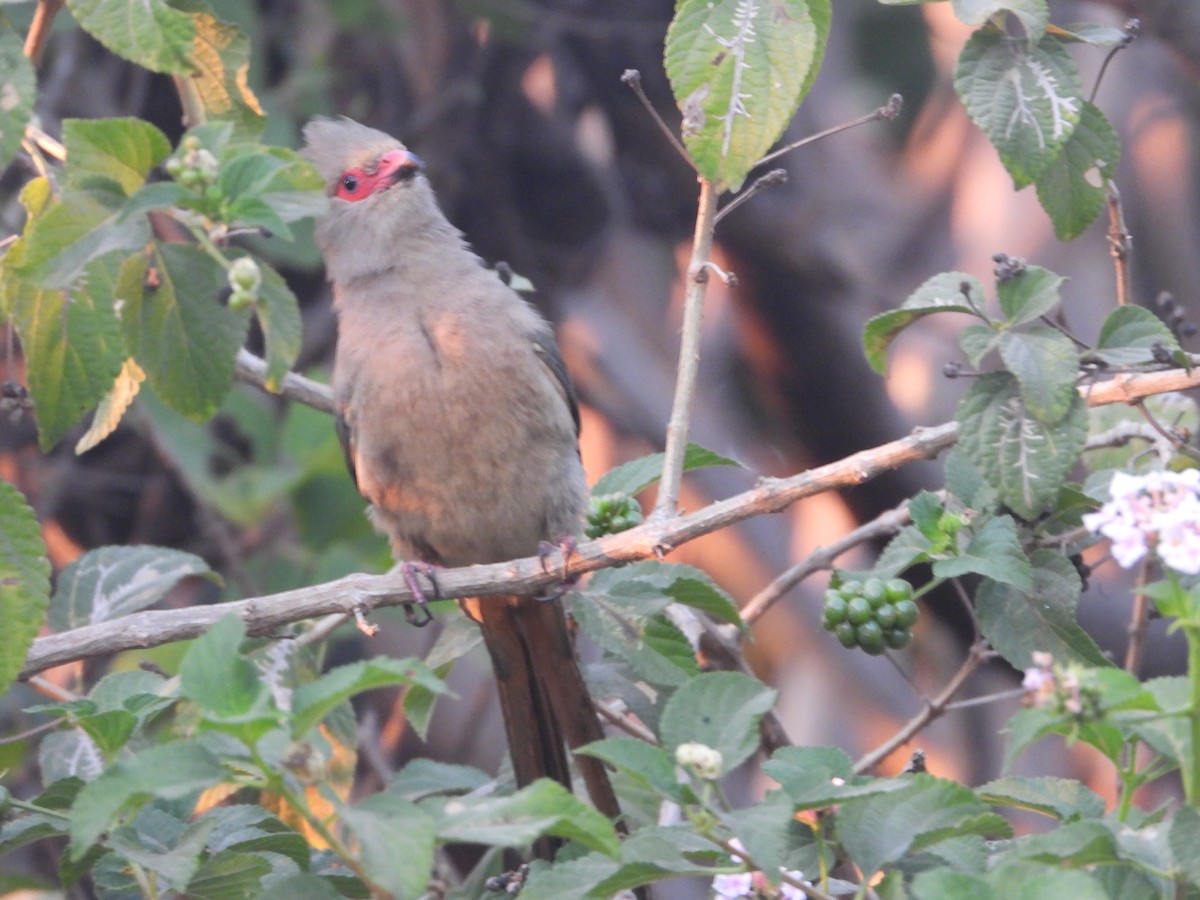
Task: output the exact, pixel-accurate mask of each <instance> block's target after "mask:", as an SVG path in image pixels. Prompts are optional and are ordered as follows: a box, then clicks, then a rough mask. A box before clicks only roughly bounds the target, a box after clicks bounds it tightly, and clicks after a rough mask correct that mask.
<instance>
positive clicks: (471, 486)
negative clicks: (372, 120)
mask: <svg viewBox="0 0 1200 900" xmlns="http://www.w3.org/2000/svg"><path fill="white" fill-rule="evenodd" d="M304 139H305V147H304V149H303V151H302V152H303V154H304V156H305V157H306V158H307V159H308V160H309V161H310V162H311V163H312V164H313V165H314V166H315V168H316V169H317V171H318V172H319V173H320V175H321V176H322V178H323V179H324V182H325V184H326V192H327V194H328V196H329V207H328V210H327V211H326V212H325V213H324V214H323V215H322V216H321V217H320V218H319V219H318V221H317V224H316V229H315V238H316V242H317V245H318V247H319V249H320V250H321V253H322V255H323V257H324V260H325V267H326V275H327V277H328V280H329V281H330V282H331V284H332V289H333V305H334V309H335V311H336V314H337V321H338V338H337V348H336V352H335V361H334V369H333V392H334V400H335V405H336V421H337V431H338V434H339V437H340V438H341V441H342V447H343V449H344V451H345V454H346V460H347V464H348V467H349V469H350V473H351V476H352V477H353V478H354V481H355V484H356V486H357V488H358V490H359V492H360V493H361V494H362V495H363V497H364V498H365V499H366V500H367V502H368V503H369V504H370V512H369V515H370V516H371V518H372V520H373V522H374V524H375V526H376V527H377V528H378V529H379V530H380V531H381V532H382V533H383V534H384V535H386V537H387V538H388V540H389V542H390V544H391V548H392V552H393V555H394V556H395V558H396V559H397V560H398V561H399V562H401V563H402V564H403V565H405V566H407V567H408V568H407V569H406V571H408V572H409V573H410V574H411V573H412V571H413V568H412V567H414V566H415V567H442V566H446V567H453V566H463V565H470V564H486V563H496V562H502V561H506V560H510V559H515V558H520V557H527V556H532V555H534V554H536V553H538V552H539V548H544V547H545V546H546V545H547V542H549V543H550V544H554V543H560V544H563V545H564V546H569V544H566V543H564V542H565V541H566V540H568V539H569V538H570V536H572V535H575V534H577V533H578V532H579V531H580V529H581V526H582V520H583V514H584V511H585V509H586V505H587V485H586V481H585V478H584V472H583V466H582V462H581V460H580V455H579V444H578V437H579V426H580V420H579V408H578V405H577V403H576V399H575V393H574V390H573V388H572V386H571V381H570V378H569V376H568V374H567V370H566V367H565V365H564V363H563V359H562V356H561V354H560V352H559V349H558V346H557V344H556V342H555V339H554V333H553V330H552V328H551V326H550V324H549V323H548V322H547V320H546V319H545V318H544V317H543V316H542V315H541V314H540V313H539V312H538V311H537V310H536V309H535V308H534V307H533V305H532V304H531V303H529V302H528V301H527V300H526V299H525V298H524V297H523V296H522V295H521V294H519V293H518V292H517V291H515V290H514V289H513V288H512V287H510V286H509V284H508V283H507V282H506V280H505V279H503V278H502V277H501V275H499V274H498V273H497V271H496V270H494V269H489V268H488V267H487V266H485V264H484V263H483V261H482V260H481V259H480V258H479V257H478V256H477V255H476V254H475V253H474V251H473V250H472V249H471V248H470V246H469V245H468V244H467V242H466V240H465V238H464V237H463V235H462V233H461V232H460V231H459V230H458V229H457V228H455V226H454V225H452V224H451V223H450V222H449V220H448V219H447V218H446V216H445V215H444V213H443V212H442V210H441V209H440V207H439V206H438V203H437V200H436V198H435V196H434V193H433V189H432V187H431V185H430V183H429V181H428V179H427V178H426V176H425V175H424V174H423V169H424V164H423V162H422V161H421V159H420V158H419V157H418V156H417V155H416V154H415V153H413V152H412V151H411V150H409V149H408V148H407V147H406V146H405V145H404V144H403V143H401V142H400V141H399V140H397V139H396V138H394V137H392V136H390V135H388V134H386V133H384V132H382V131H379V130H376V129H374V128H370V127H368V126H366V125H362V124H360V123H358V122H355V121H353V120H351V119H347V118H341V119H328V118H317V119H314V120H313V121H311V122H309V123H308V124H307V125H306V126H305V128H304ZM421 571H427V572H428V571H429V570H428V569H424V568H422V569H421ZM414 580H415V579H414ZM461 605H462V607H463V609H464V610H465V611H466V613H467V614H468V615H469V616H470V617H471V618H473V619H474V620H475V621H476V622H478V623H479V626H480V628H481V630H482V632H483V639H484V643H485V645H486V647H487V650H488V653H489V655H490V657H491V661H492V667H493V670H494V672H495V678H496V684H497V687H498V692H499V696H500V705H501V710H502V712H503V718H504V723H505V729H506V732H507V737H508V744H509V750H510V755H511V758H512V766H513V772H514V775H515V777H516V781H517V784H518V787H523V786H525V785H528V784H530V783H531V782H533V781H534V780H536V779H538V778H542V777H547V778H552V779H554V780H555V781H557V782H559V783H560V784H562V785H563V786H564V787H566V788H567V789H568V790H570V789H571V787H572V778H571V770H570V766H569V758H570V757H569V755H568V750H575V749H577V748H578V747H580V746H582V745H584V744H588V743H591V742H593V741H598V740H600V739H602V738H603V737H604V732H603V728H602V726H601V724H600V722H599V719H598V718H597V715H596V710H595V706H594V704H593V702H592V699H591V697H590V695H589V693H588V690H587V686H586V684H585V683H584V679H583V676H582V673H581V672H580V669H579V664H578V662H577V659H576V656H575V651H574V646H573V641H572V637H571V633H570V629H569V627H568V623H567V618H566V614H565V611H564V608H563V604H562V602H561V599H559V598H558V597H550V598H539V597H529V596H517V595H513V596H491V597H483V598H474V599H466V600H463V601H461ZM575 761H576V765H577V767H578V770H579V772H580V775H581V776H582V779H583V782H584V784H585V786H586V789H587V792H588V795H589V796H590V798H591V801H592V803H593V805H594V806H595V807H596V808H597V809H598V810H600V811H601V812H602V813H604V814H605V815H607V816H609V817H610V818H612V819H614V820H615V821H618V822H619V818H620V815H621V810H620V807H619V805H618V802H617V798H616V795H615V793H614V791H613V788H612V784H611V782H610V780H609V778H608V773H607V771H606V769H605V766H604V764H603V763H601V762H600V761H599V760H596V759H594V758H590V757H586V756H577V757H575ZM556 848H557V842H555V841H545V840H543V841H540V842H538V844H535V847H534V850H535V853H536V854H537V855H539V856H543V857H546V858H550V857H551V856H552V855H553V853H554V851H555V849H556Z"/></svg>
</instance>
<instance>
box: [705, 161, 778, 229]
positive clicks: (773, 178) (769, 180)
mask: <svg viewBox="0 0 1200 900" xmlns="http://www.w3.org/2000/svg"><path fill="white" fill-rule="evenodd" d="M787 179H788V173H787V169H772V170H771V171H770V172H767V173H765V174H763V175H759V176H758V177H757V178H756V179H754V181H752V182H750V186H749V187H747V188H746V189H745V190H744V191H742V192H741V193H739V194H738V195H737V196H736V197H734V198H733V199H732V200H730V201H729V202H728V203H726V204H725V205H724V206H723V207H721V209H720V210H719V211H718V212H717V218H716V221H715V222H714V223H713V224H714V225H716V224H717V223H719V222H720V221H721V220H722V219H723V218H725V217H726V216H727V215H729V214H730V213H731V212H733V211H734V210H735V209H737V208H738V207H739V206H741V205H742V204H743V203H745V202H746V201H747V200H749V199H750V198H751V197H753V196H754V195H755V194H757V193H758V192H759V191H761V190H762V189H763V188H768V187H771V186H773V185H776V184H783V183H784V182H786V181H787Z"/></svg>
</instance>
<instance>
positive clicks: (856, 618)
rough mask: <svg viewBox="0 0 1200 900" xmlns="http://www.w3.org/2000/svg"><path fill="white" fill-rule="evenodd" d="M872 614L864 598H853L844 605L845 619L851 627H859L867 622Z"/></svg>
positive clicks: (869, 605)
mask: <svg viewBox="0 0 1200 900" xmlns="http://www.w3.org/2000/svg"><path fill="white" fill-rule="evenodd" d="M872 612H873V610H872V609H871V604H870V603H868V602H867V598H866V597H854V598H852V599H851V600H850V602H849V603H847V604H846V618H847V619H848V620H849V621H850V623H851V624H852V625H861V624H863V622H866V621H868V620H869V619H870V618H871V613H872Z"/></svg>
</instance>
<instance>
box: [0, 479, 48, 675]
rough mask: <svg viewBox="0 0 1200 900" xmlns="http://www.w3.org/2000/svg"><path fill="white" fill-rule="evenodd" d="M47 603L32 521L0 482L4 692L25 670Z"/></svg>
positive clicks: (43, 563) (43, 559)
mask: <svg viewBox="0 0 1200 900" xmlns="http://www.w3.org/2000/svg"><path fill="white" fill-rule="evenodd" d="M49 599H50V561H49V559H47V556H46V544H45V542H44V541H43V540H42V531H41V527H40V526H39V525H38V520H37V516H35V515H34V513H33V510H32V509H30V507H29V504H28V503H26V502H25V497H24V496H23V495H22V494H21V492H20V491H18V490H17V489H16V488H15V487H13V486H12V485H11V484H9V483H8V482H7V481H3V480H0V621H3V622H4V627H3V628H0V684H3V685H5V686H6V687H7V685H8V684H9V683H10V682H11V681H12V680H13V679H14V678H16V677H17V675H18V674H19V673H20V671H21V669H22V667H23V666H24V665H25V655H26V654H27V653H28V652H29V645H30V644H31V643H33V638H34V636H35V635H36V634H37V632H38V629H39V628H40V627H41V626H42V622H43V620H44V619H45V616H46V606H47V604H48V602H49Z"/></svg>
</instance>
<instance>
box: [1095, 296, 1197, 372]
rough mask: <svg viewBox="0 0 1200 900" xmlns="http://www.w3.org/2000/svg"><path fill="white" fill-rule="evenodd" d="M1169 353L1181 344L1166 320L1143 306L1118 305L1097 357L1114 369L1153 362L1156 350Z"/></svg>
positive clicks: (1100, 340)
mask: <svg viewBox="0 0 1200 900" xmlns="http://www.w3.org/2000/svg"><path fill="white" fill-rule="evenodd" d="M1156 345H1157V346H1161V347H1162V348H1164V349H1165V350H1167V351H1169V352H1174V351H1176V350H1178V349H1179V341H1178V340H1176V338H1175V335H1174V334H1172V333H1171V329H1169V328H1167V326H1166V325H1164V324H1163V321H1162V320H1161V319H1160V318H1159V317H1158V316H1156V315H1155V314H1154V313H1152V312H1151V311H1150V310H1148V309H1146V308H1145V307H1144V306H1131V305H1128V304H1126V305H1125V306H1118V307H1117V308H1116V309H1114V310H1113V311H1112V312H1111V313H1109V314H1108V318H1106V319H1105V320H1104V324H1103V325H1101V326H1100V336H1099V338H1098V339H1097V341H1096V349H1095V351H1094V353H1095V355H1096V356H1098V357H1100V358H1101V359H1103V360H1104V361H1105V362H1107V363H1108V364H1109V365H1113V366H1131V365H1137V364H1138V363H1146V362H1152V361H1154V348H1155V346H1156Z"/></svg>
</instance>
